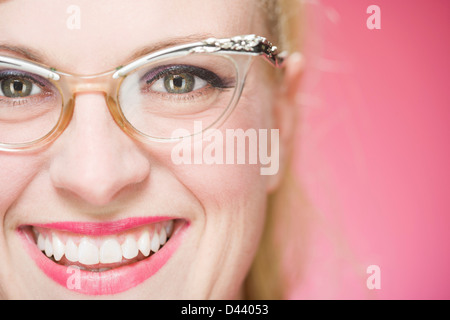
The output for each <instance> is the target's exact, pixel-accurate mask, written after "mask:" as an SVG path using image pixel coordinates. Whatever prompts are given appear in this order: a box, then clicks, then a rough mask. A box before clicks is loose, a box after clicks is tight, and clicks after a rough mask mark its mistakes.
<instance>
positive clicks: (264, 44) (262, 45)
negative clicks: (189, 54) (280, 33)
mask: <svg viewBox="0 0 450 320" xmlns="http://www.w3.org/2000/svg"><path fill="white" fill-rule="evenodd" d="M202 44H203V45H202V46H200V47H196V48H193V49H191V51H193V52H217V51H229V52H247V53H253V54H258V55H263V57H264V58H265V59H266V60H267V61H269V62H270V63H271V64H273V65H274V66H275V67H282V66H283V62H284V59H285V58H286V56H287V52H286V51H284V52H281V53H279V52H278V48H277V47H276V46H274V45H273V44H272V43H271V42H270V41H268V40H267V39H266V38H264V37H261V36H257V35H254V34H249V35H243V36H236V37H233V38H226V39H216V38H209V39H206V40H205V41H203V42H202Z"/></svg>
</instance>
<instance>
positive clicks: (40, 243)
mask: <svg viewBox="0 0 450 320" xmlns="http://www.w3.org/2000/svg"><path fill="white" fill-rule="evenodd" d="M37 246H38V248H39V250H41V251H44V250H45V238H44V236H43V235H42V234H39V236H38V240H37Z"/></svg>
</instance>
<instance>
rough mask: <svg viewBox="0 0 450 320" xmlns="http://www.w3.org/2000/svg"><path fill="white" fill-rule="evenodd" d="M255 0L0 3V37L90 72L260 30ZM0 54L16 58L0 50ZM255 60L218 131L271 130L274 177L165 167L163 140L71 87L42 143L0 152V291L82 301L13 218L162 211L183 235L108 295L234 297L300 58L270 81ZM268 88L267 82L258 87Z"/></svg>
mask: <svg viewBox="0 0 450 320" xmlns="http://www.w3.org/2000/svg"><path fill="white" fill-rule="evenodd" d="M75 3H76V5H78V6H79V7H80V9H81V25H80V29H75V30H71V29H69V28H67V26H66V20H67V18H68V17H69V14H68V13H67V12H66V10H67V8H68V7H69V6H70V5H72V4H75ZM255 8H256V6H255V2H254V1H241V0H226V1H225V0H224V1H221V0H218V1H202V0H193V1H189V5H186V2H185V1H182V0H171V1H165V0H152V1H145V2H144V1H140V2H139V5H137V4H136V5H130V4H129V2H125V1H116V0H108V1H87V0H86V1H73V0H70V1H47V0H41V1H39V6H38V7H36V4H35V1H32V0H14V1H2V2H0V44H5V43H8V44H13V45H20V46H24V47H27V48H29V49H30V50H33V52H37V53H39V56H40V57H41V58H42V60H43V61H42V62H43V63H45V64H47V65H51V66H52V67H55V68H57V69H58V70H64V71H66V72H70V73H77V74H96V73H100V72H103V71H107V70H111V69H113V68H115V67H116V66H119V65H122V64H125V63H127V62H129V61H130V56H131V55H133V53H135V52H138V51H139V50H140V49H142V48H143V47H146V46H149V45H152V44H154V43H156V42H158V41H162V40H167V39H170V38H178V39H179V38H183V37H191V36H192V35H194V37H197V36H198V35H203V37H201V38H207V37H209V36H215V37H229V36H234V35H239V34H250V33H255V34H261V35H265V34H267V30H266V29H265V26H264V24H263V23H262V19H261V15H260V13H259V11H258V10H256V9H255ZM18 22H20V23H18ZM100 22H101V23H100ZM205 34H206V35H205ZM0 54H8V55H10V56H15V57H19V58H23V56H22V55H20V54H18V53H14V52H8V51H4V50H3V51H0ZM256 60H257V61H255V63H254V64H253V66H252V68H251V70H250V72H249V75H248V79H247V82H246V86H245V90H244V92H243V94H242V97H241V99H240V101H239V103H238V106H237V107H236V109H235V110H234V111H233V114H232V115H231V116H230V117H229V118H228V120H227V121H226V123H225V125H224V126H223V128H221V130H223V131H224V130H225V128H242V129H244V130H246V129H247V128H255V129H258V128H270V127H273V128H280V134H281V137H280V143H281V147H280V148H281V165H280V166H281V169H280V172H279V174H278V175H276V176H262V175H260V173H259V166H258V165H209V166H208V165H175V164H173V162H172V161H171V158H170V151H171V145H166V144H158V143H149V144H143V143H140V142H138V141H136V140H134V139H132V138H131V137H129V136H128V135H126V134H125V133H124V132H123V131H121V129H120V128H119V127H118V126H117V125H116V123H115V122H114V121H113V119H112V117H111V115H110V114H109V111H108V109H107V105H106V102H105V99H104V97H103V95H102V94H101V93H98V92H83V93H80V94H77V96H76V100H75V109H74V114H73V118H72V120H71V123H70V124H69V126H68V128H67V129H66V130H65V131H64V133H63V134H62V135H61V136H60V137H59V138H58V139H57V140H56V141H54V142H53V143H52V144H50V145H48V146H46V147H45V148H42V149H39V150H36V151H33V152H24V153H8V152H0V176H1V177H2V178H1V179H0V194H1V197H0V254H1V259H2V262H1V264H0V295H1V297H2V298H8V299H14V298H33V299H36V298H37V299H40V298H50V299H51V298H58V299H65V298H84V297H87V296H80V295H79V294H77V293H74V292H72V291H69V290H67V289H66V288H64V287H62V286H60V285H58V284H56V283H54V282H53V281H52V280H51V279H49V278H48V277H47V276H45V275H44V274H43V273H42V271H41V270H40V269H39V268H38V267H37V266H36V265H35V263H34V261H33V260H32V259H31V258H30V256H29V255H28V254H27V252H26V251H25V249H24V248H23V245H22V243H21V241H20V239H19V238H18V236H17V232H16V230H17V228H18V226H20V225H23V224H34V223H50V222H59V221H82V222H99V221H113V220H119V219H124V218H130V217H138V216H156V215H168V214H169V215H177V216H180V217H183V218H185V219H186V220H188V221H190V227H189V229H188V232H187V233H186V236H185V238H184V239H183V243H182V244H181V246H180V247H179V248H178V250H177V251H176V252H175V254H174V255H173V256H172V258H171V259H170V260H169V261H168V262H167V264H166V265H165V266H164V267H163V268H162V269H161V270H159V272H158V273H157V274H156V275H154V276H153V277H151V278H150V279H148V280H146V281H145V282H144V283H142V284H141V285H138V286H137V287H135V288H132V289H130V290H128V291H125V292H122V293H120V294H118V295H117V296H114V298H136V297H139V298H145V299H164V298H175V299H177V298H181V299H182V298H190V299H205V298H239V297H242V296H241V294H242V283H243V281H244V279H245V276H246V274H247V272H248V269H249V267H250V265H251V263H252V259H253V257H254V255H255V252H256V250H257V248H258V239H259V238H260V237H261V234H262V232H263V226H264V221H265V211H266V199H267V195H268V193H270V192H272V191H273V190H275V189H276V187H277V185H278V183H279V176H280V175H281V174H282V172H283V168H284V167H283V163H284V154H283V146H284V144H285V143H286V141H287V140H288V136H289V135H290V129H289V128H290V125H288V124H287V122H289V120H288V119H291V118H292V109H293V108H292V106H293V104H294V102H293V101H294V91H295V90H294V89H295V88H296V84H297V80H296V79H297V78H298V70H299V62H298V61H297V60H295V59H289V60H288V63H287V65H286V70H285V77H284V79H282V81H281V82H280V83H281V86H279V87H278V86H275V85H273V84H272V82H271V81H270V79H269V78H268V75H269V73H268V72H267V70H268V69H267V68H270V67H268V64H267V63H265V62H264V61H262V59H256ZM261 79H262V80H261ZM266 80H267V81H266ZM268 84H271V85H270V88H273V90H267V86H268ZM283 128H286V129H285V130H283ZM89 298H92V297H89ZM103 298H104V297H103Z"/></svg>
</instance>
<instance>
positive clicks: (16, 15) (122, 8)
mask: <svg viewBox="0 0 450 320" xmlns="http://www.w3.org/2000/svg"><path fill="white" fill-rule="evenodd" d="M257 1H258V0H214V1H211V0H189V1H186V0H170V1H168V0H149V1H124V0H120V1H119V0H96V1H90V0H83V1H74V0H59V1H54V0H40V1H39V3H38V4H37V1H35V0H7V1H0V45H1V44H10V45H14V46H17V47H21V48H27V49H30V52H33V53H36V54H35V55H37V56H39V57H41V58H42V60H44V61H42V62H43V63H45V64H49V65H51V66H53V67H56V68H58V69H61V70H67V71H71V72H74V73H82V74H86V73H97V72H102V71H105V70H109V69H111V68H114V67H116V66H118V65H121V64H123V63H125V62H128V60H129V58H130V57H132V56H135V55H136V54H139V53H143V51H145V50H151V49H152V46H154V45H157V44H158V43H159V44H160V43H166V44H168V43H169V44H170V43H171V42H172V43H173V45H176V44H179V43H182V42H190V41H192V40H197V39H198V38H208V37H230V36H234V35H239V34H249V33H257V34H261V33H264V29H265V26H264V25H263V23H262V21H263V19H261V17H260V10H258V4H257V3H258V2H257ZM263 35H264V34H263ZM15 54H20V53H17V52H16V53H15Z"/></svg>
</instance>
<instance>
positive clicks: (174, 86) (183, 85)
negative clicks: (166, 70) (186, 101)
mask: <svg viewBox="0 0 450 320" xmlns="http://www.w3.org/2000/svg"><path fill="white" fill-rule="evenodd" d="M194 87H195V78H194V77H193V76H192V75H190V74H187V73H181V74H174V75H168V76H166V77H164V88H165V89H166V90H167V92H168V93H189V92H191V91H192V90H193V89H194Z"/></svg>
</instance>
